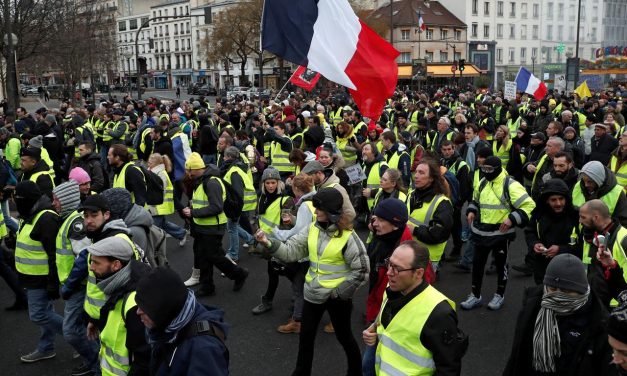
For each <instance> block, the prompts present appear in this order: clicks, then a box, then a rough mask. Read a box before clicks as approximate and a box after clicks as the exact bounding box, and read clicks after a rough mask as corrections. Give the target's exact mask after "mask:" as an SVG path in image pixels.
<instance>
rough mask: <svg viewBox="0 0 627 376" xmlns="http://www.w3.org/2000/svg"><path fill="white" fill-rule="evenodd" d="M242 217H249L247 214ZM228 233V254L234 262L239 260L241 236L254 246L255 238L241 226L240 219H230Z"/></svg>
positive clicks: (227, 224) (227, 227)
mask: <svg viewBox="0 0 627 376" xmlns="http://www.w3.org/2000/svg"><path fill="white" fill-rule="evenodd" d="M241 215H243V216H244V215H247V213H246V212H244V213H242V214H241ZM226 231H227V232H228V233H229V249H227V251H226V253H227V254H228V255H229V256H230V257H231V259H232V260H234V261H236V260H239V237H240V236H241V237H242V238H243V239H244V241H245V242H246V243H248V244H252V243H253V242H254V241H255V238H253V236H252V235H251V234H249V233H248V232H246V230H244V229H243V228H242V227H241V226H240V225H239V218H235V219H230V218H229V220H228V221H227V223H226Z"/></svg>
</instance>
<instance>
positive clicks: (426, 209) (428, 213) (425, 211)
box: [407, 191, 450, 262]
mask: <svg viewBox="0 0 627 376" xmlns="http://www.w3.org/2000/svg"><path fill="white" fill-rule="evenodd" d="M412 193H413V191H412V192H410V193H409V195H408V196H407V198H408V200H407V211H408V212H409V213H410V214H409V222H411V223H412V224H413V225H414V226H429V222H431V219H433V213H435V211H436V210H437V208H438V206H439V205H440V203H442V202H443V201H445V200H446V201H450V200H449V199H448V197H446V196H444V195H435V196H433V199H432V200H431V201H429V202H423V203H422V206H421V207H420V208H417V209H414V210H413V211H412V210H411V194H412ZM412 236H413V235H412ZM414 240H416V241H418V242H419V243H420V244H423V245H424V246H425V247H427V248H428V249H429V259H430V260H431V261H433V262H439V261H440V259H441V258H442V254H443V253H444V248H446V243H447V241H446V240H445V241H443V242H442V243H438V244H426V243H423V242H421V241H420V240H418V239H414Z"/></svg>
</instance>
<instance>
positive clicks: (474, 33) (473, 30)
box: [471, 23, 479, 38]
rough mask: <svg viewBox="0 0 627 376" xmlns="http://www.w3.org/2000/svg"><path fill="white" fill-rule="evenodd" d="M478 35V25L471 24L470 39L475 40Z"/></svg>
mask: <svg viewBox="0 0 627 376" xmlns="http://www.w3.org/2000/svg"><path fill="white" fill-rule="evenodd" d="M478 33H479V25H478V24H477V23H473V24H472V31H471V35H472V37H473V38H476V37H477V34H478Z"/></svg>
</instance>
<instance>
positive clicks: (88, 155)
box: [70, 141, 109, 193]
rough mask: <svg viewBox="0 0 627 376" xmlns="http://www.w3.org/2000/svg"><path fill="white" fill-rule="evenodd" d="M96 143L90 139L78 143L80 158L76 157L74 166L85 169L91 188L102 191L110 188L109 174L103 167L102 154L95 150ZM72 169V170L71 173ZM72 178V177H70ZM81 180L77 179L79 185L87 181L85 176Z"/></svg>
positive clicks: (97, 191) (98, 191)
mask: <svg viewBox="0 0 627 376" xmlns="http://www.w3.org/2000/svg"><path fill="white" fill-rule="evenodd" d="M95 145H96V144H95V143H93V142H90V141H84V142H81V143H79V144H78V146H77V149H76V150H77V151H78V158H77V159H76V164H75V165H74V166H75V167H74V168H81V169H83V171H84V172H85V173H86V174H87V176H89V180H90V184H89V185H90V190H91V191H94V192H96V193H100V192H102V191H104V190H105V189H107V188H109V175H108V173H107V172H106V171H105V169H104V168H103V167H102V164H101V161H100V156H99V155H98V153H96V150H95ZM73 170H74V169H72V171H73ZM72 171H70V173H71V172H72ZM81 175H82V174H81ZM70 179H72V178H71V177H70ZM81 180H82V183H81V182H78V181H77V182H78V184H79V185H81V184H84V183H85V180H84V177H82V178H81ZM87 192H89V191H87ZM87 192H85V193H87Z"/></svg>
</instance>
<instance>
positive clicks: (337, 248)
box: [305, 222, 353, 289]
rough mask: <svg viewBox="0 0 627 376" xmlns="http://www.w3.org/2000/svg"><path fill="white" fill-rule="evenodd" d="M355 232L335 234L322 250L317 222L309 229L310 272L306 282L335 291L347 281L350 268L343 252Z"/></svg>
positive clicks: (345, 231) (346, 231)
mask: <svg viewBox="0 0 627 376" xmlns="http://www.w3.org/2000/svg"><path fill="white" fill-rule="evenodd" d="M352 233H353V231H348V230H344V231H342V236H340V237H336V236H335V234H334V236H333V237H331V240H329V242H328V243H327V245H326V247H325V248H324V249H320V245H321V243H320V242H319V239H320V229H319V228H318V227H317V226H316V224H315V222H314V223H312V224H311V225H310V227H309V236H308V237H307V247H308V249H309V270H308V272H307V275H306V276H305V282H306V283H307V284H309V285H310V286H312V285H313V284H314V283H316V282H317V283H318V284H319V285H320V286H322V287H324V288H326V289H334V288H336V287H337V286H339V285H340V284H341V283H342V282H344V281H345V280H346V276H347V275H348V273H350V271H351V270H350V267H349V266H348V265H346V261H345V260H344V254H343V253H342V250H343V249H344V247H345V246H346V244H347V243H348V238H350V236H351V234H352Z"/></svg>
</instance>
